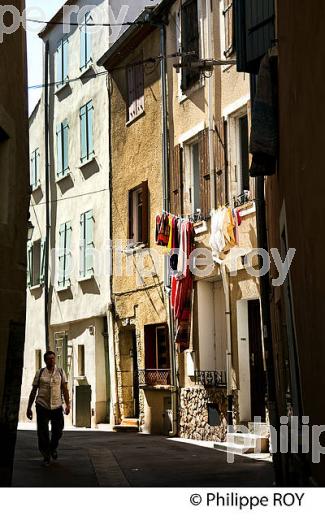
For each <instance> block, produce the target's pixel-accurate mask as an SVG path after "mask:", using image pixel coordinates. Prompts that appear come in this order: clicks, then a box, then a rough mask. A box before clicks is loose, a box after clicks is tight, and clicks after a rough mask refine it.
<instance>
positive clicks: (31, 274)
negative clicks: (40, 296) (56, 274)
mask: <svg viewBox="0 0 325 520" xmlns="http://www.w3.org/2000/svg"><path fill="white" fill-rule="evenodd" d="M44 276H45V240H36V241H35V242H28V244H27V286H28V287H35V286H38V285H41V284H43V283H44Z"/></svg>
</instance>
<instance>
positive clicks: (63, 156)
mask: <svg viewBox="0 0 325 520" xmlns="http://www.w3.org/2000/svg"><path fill="white" fill-rule="evenodd" d="M56 142H57V165H56V174H57V177H58V178H61V177H65V176H66V175H67V173H68V172H69V124H68V120H67V119H65V120H64V121H63V122H62V123H60V124H58V125H57V127H56Z"/></svg>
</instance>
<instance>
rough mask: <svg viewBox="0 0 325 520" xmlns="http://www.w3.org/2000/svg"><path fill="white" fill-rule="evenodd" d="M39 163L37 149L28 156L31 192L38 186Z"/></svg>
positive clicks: (38, 151)
mask: <svg viewBox="0 0 325 520" xmlns="http://www.w3.org/2000/svg"><path fill="white" fill-rule="evenodd" d="M39 162H40V150H39V148H38V147H37V148H35V150H33V152H32V153H31V155H30V182H29V183H30V187H31V190H32V191H34V190H35V189H37V188H38V187H39V186H40V175H39V172H40V169H39Z"/></svg>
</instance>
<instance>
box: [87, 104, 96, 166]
mask: <svg viewBox="0 0 325 520" xmlns="http://www.w3.org/2000/svg"><path fill="white" fill-rule="evenodd" d="M93 124H94V107H93V104H92V101H90V102H89V103H88V104H87V137H88V158H89V156H90V155H91V154H92V153H93V152H94V136H93V130H94V128H93Z"/></svg>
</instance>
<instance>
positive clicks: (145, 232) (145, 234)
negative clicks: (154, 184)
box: [141, 181, 149, 244]
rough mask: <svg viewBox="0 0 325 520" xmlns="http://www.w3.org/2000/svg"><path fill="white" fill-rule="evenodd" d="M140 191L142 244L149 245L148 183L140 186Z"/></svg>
mask: <svg viewBox="0 0 325 520" xmlns="http://www.w3.org/2000/svg"><path fill="white" fill-rule="evenodd" d="M141 189H142V242H143V243H144V244H149V189H148V181H144V182H143V183H142V184H141Z"/></svg>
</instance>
